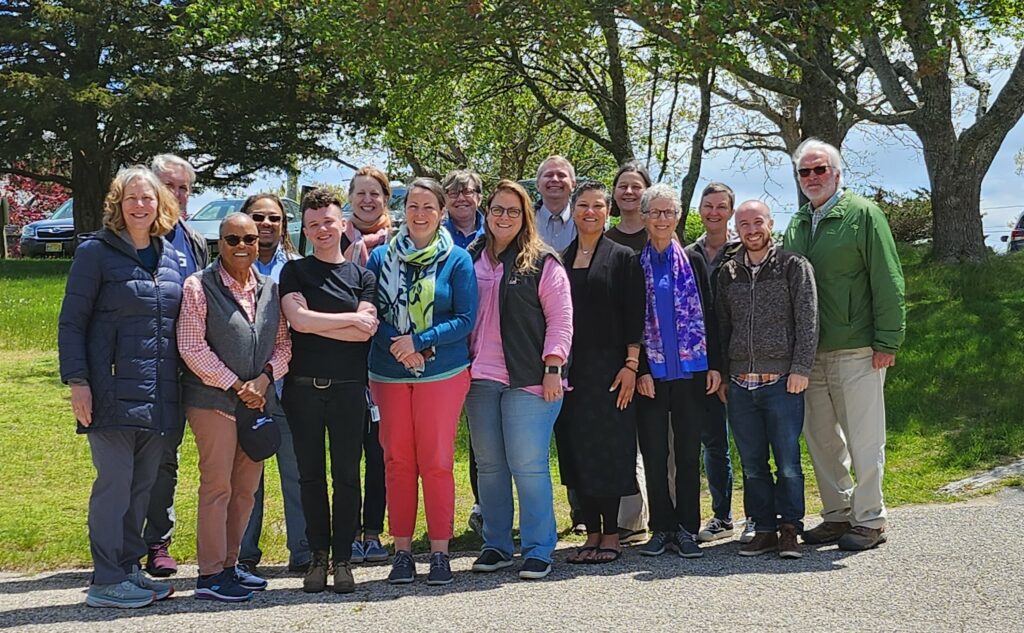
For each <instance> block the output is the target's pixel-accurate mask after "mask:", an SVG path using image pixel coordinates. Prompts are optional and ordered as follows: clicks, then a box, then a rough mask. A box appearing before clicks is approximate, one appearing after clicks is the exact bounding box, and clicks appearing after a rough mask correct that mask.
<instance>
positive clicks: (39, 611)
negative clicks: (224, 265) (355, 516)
mask: <svg viewBox="0 0 1024 633" xmlns="http://www.w3.org/2000/svg"><path fill="white" fill-rule="evenodd" d="M816 522H817V518H813V519H811V520H810V521H809V523H810V524H811V526H813V524H814V523H816ZM1021 525H1024V491H1022V490H1020V489H1007V490H1004V491H1002V492H1000V493H997V494H995V495H990V496H987V497H980V498H977V499H973V500H971V501H966V502H961V503H956V504H949V505H928V506H906V507H901V508H896V509H894V510H892V511H891V513H890V528H889V542H888V543H886V544H885V545H882V546H881V547H880V548H878V549H876V550H874V551H869V552H861V553H855V554H852V553H848V552H841V551H839V550H838V549H837V548H836V547H835V546H834V545H830V546H823V547H820V548H811V547H809V546H804V557H803V559H802V560H799V561H784V560H780V559H778V558H776V557H769V556H761V557H756V558H753V559H750V558H742V557H740V556H738V554H737V549H738V547H739V545H738V544H737V543H736V541H732V540H730V541H728V542H725V543H719V544H716V545H713V546H710V547H706V548H705V556H704V558H702V559H698V560H683V559H681V558H678V557H676V556H674V555H672V554H665V555H664V556H661V557H658V558H654V559H650V558H645V557H641V556H639V554H638V553H637V552H636V551H635V550H630V549H628V548H627V550H626V552H625V554H624V556H623V557H622V559H621V560H619V561H617V562H615V563H612V564H608V565H595V566H577V565H568V564H565V563H564V559H565V555H566V553H567V552H568V551H569V546H568V545H566V544H563V545H562V546H561V547H560V549H559V551H558V553H557V556H556V564H555V568H554V572H553V573H552V574H551V576H549V577H548V578H547V579H545V580H542V581H532V582H524V581H520V580H519V579H518V576H517V574H516V570H517V568H518V565H517V566H516V567H512V568H510V569H507V570H503V571H500V572H497V573H494V574H473V573H472V572H471V571H470V565H471V563H472V561H473V558H474V557H475V554H474V553H460V554H455V555H454V556H453V560H452V567H453V569H454V571H455V578H456V579H455V582H454V583H453V584H451V585H449V586H447V587H428V586H426V584H425V583H424V582H423V576H424V575H425V574H426V558H425V557H418V559H417V562H418V563H419V565H418V566H419V570H418V571H419V573H420V574H421V576H420V578H419V579H418V582H417V583H416V584H414V585H411V586H404V587H392V586H390V585H388V584H387V583H386V582H385V578H386V576H387V572H388V567H387V566H385V565H378V566H359V567H357V568H356V582H357V589H356V593H354V594H350V595H348V596H337V595H334V594H332V593H323V594H315V595H310V594H304V593H302V592H301V591H300V590H299V587H300V586H301V579H299V578H295V577H288V576H287V575H285V574H283V573H282V570H281V569H280V568H268V571H270V572H271V573H268V578H269V579H270V588H269V589H268V590H267V591H265V592H263V593H261V594H259V595H257V596H256V598H255V600H253V601H252V602H251V603H250V604H246V605H241V606H231V605H221V604H215V603H209V602H204V601H198V600H194V599H192V589H193V587H194V584H195V574H196V569H195V567H188V566H186V567H183V568H182V570H181V571H180V572H179V574H178V576H177V577H176V578H175V579H174V584H175V587H176V591H177V593H176V594H175V596H174V597H173V598H171V599H170V600H168V601H165V602H162V603H159V604H157V605H154V606H152V607H148V608H146V609H140V610H134V611H118V610H112V609H90V608H88V607H86V606H85V605H84V602H83V601H84V598H85V596H84V588H85V586H86V583H87V581H88V572H87V571H84V570H68V571H58V572H48V573H45V574H39V575H33V576H27V575H19V574H11V573H5V574H0V629H15V630H18V631H26V632H29V631H32V632H37V631H38V632H44V631H45V632H55V631H103V632H104V633H116V632H120V631H134V632H146V631H159V632H161V633H164V632H166V631H207V632H210V631H229V630H247V629H248V630H251V629H254V628H257V627H258V629H259V630H264V631H330V632H332V633H334V632H337V631H346V632H348V631H370V630H372V631H426V630H429V631H508V630H527V631H541V630H548V631H621V630H642V631H645V632H646V631H661V630H665V631H668V630H671V631H679V630H683V629H693V630H701V631H733V630H752V631H767V630H775V631H791V630H805V631H873V630H877V631H919V630H927V631H971V632H975V631H1024V608H1022V607H1021V604H1022V602H1024V586H1022V583H1021V582H1020V578H1019V574H1020V572H1021V570H1022V569H1024V535H1022V534H1021V532H1020V530H1019V526H1021Z"/></svg>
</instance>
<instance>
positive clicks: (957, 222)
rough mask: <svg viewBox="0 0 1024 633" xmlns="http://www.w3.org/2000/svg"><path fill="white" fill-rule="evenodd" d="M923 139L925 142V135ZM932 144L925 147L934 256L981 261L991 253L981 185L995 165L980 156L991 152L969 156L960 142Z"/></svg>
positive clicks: (948, 260) (951, 260) (945, 258)
mask: <svg viewBox="0 0 1024 633" xmlns="http://www.w3.org/2000/svg"><path fill="white" fill-rule="evenodd" d="M921 138H922V141H924V139H925V137H924V135H922V136H921ZM931 141H932V142H928V141H925V142H924V143H923V145H924V158H925V164H926V165H927V166H928V178H929V180H930V181H931V185H932V252H933V253H934V254H935V257H936V258H937V259H939V260H941V261H945V262H966V261H980V260H981V259H982V258H984V257H985V255H986V252H987V251H986V248H985V234H984V231H983V230H982V227H981V181H982V180H984V179H985V173H986V172H987V171H988V167H989V165H990V164H991V161H990V160H989V161H985V157H984V156H979V154H987V152H977V153H975V152H971V155H970V156H966V155H965V154H964V152H961V151H959V150H960V148H959V145H958V143H957V142H956V141H953V142H952V143H941V144H938V143H935V142H934V139H931ZM982 162H983V164H981V163H982Z"/></svg>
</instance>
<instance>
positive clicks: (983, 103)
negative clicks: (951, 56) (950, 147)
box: [953, 27, 992, 118]
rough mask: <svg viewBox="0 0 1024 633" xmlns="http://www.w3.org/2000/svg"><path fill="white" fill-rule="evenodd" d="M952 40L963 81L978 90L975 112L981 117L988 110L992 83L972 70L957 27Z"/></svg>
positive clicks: (972, 67)
mask: <svg viewBox="0 0 1024 633" xmlns="http://www.w3.org/2000/svg"><path fill="white" fill-rule="evenodd" d="M953 41H954V42H955V43H956V52H957V56H958V57H959V58H960V63H961V65H963V68H964V83H966V84H967V85H968V86H970V87H971V88H974V89H975V90H977V91H978V108H977V110H976V112H977V117H978V118H981V117H982V116H984V115H985V112H986V111H987V110H988V96H989V94H991V92H992V85H991V84H990V83H989V82H987V81H984V80H983V79H982V78H981V77H979V76H978V73H976V72H975V71H974V65H973V64H971V60H970V59H968V58H967V52H966V51H964V42H963V35H962V34H961V33H960V28H959V27H957V28H956V31H955V32H954V33H953Z"/></svg>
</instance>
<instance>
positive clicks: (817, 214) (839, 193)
mask: <svg viewBox="0 0 1024 633" xmlns="http://www.w3.org/2000/svg"><path fill="white" fill-rule="evenodd" d="M842 197H843V188H842V187H840V188H838V189H836V192H835V193H834V194H832V197H831V198H829V199H828V200H826V201H825V204H823V205H821V206H820V207H818V208H817V209H815V208H813V207H811V235H812V236H813V235H814V234H815V233H816V232H817V231H818V222H820V221H821V219H822V218H823V217H825V216H826V215H828V212H829V211H831V210H832V208H833V207H835V206H836V204H838V203H839V199H840V198H842Z"/></svg>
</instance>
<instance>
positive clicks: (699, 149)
mask: <svg viewBox="0 0 1024 633" xmlns="http://www.w3.org/2000/svg"><path fill="white" fill-rule="evenodd" d="M714 83H715V69H714V68H707V69H705V70H704V72H703V73H702V74H701V76H700V79H699V81H698V84H699V87H700V114H699V115H698V116H697V127H696V129H694V131H693V138H692V142H691V143H690V163H689V165H688V166H687V169H686V176H685V177H684V178H683V184H682V185H681V186H680V191H679V198H680V200H681V201H682V205H681V206H682V208H681V209H680V212H681V214H682V215H680V217H679V224H678V225H677V226H676V235H677V236H678V237H679V242H680V243H681V244H686V218H687V216H688V215H690V201H691V200H693V194H694V192H695V191H696V190H697V180H698V179H699V178H700V168H701V164H702V163H703V161H704V141H705V140H706V139H707V136H708V126H709V124H710V122H711V88H712V86H714Z"/></svg>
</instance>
